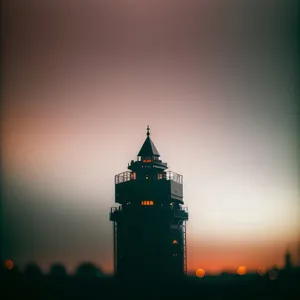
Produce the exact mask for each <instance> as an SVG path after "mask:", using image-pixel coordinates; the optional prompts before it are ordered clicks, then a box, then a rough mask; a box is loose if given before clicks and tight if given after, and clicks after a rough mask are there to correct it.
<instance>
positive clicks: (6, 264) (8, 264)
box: [4, 259, 14, 270]
mask: <svg viewBox="0 0 300 300" xmlns="http://www.w3.org/2000/svg"><path fill="white" fill-rule="evenodd" d="M4 267H5V268H6V269H7V270H12V269H13V267H14V263H13V262H12V261H11V260H9V259H7V260H5V261H4Z"/></svg>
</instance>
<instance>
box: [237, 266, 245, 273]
mask: <svg viewBox="0 0 300 300" xmlns="http://www.w3.org/2000/svg"><path fill="white" fill-rule="evenodd" d="M236 272H237V274H239V275H245V274H246V273H247V269H246V267H245V266H239V267H238V268H237V271H236Z"/></svg>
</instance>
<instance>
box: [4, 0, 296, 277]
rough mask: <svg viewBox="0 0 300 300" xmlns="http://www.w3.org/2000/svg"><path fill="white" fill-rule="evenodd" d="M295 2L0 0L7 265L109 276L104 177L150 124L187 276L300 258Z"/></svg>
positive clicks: (109, 200) (110, 176)
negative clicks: (184, 213) (179, 225)
mask: <svg viewBox="0 0 300 300" xmlns="http://www.w3.org/2000/svg"><path fill="white" fill-rule="evenodd" d="M296 2H297V1H292V0H286V1H279V0H273V1H258V0H252V1H234V0H231V1H221V0H216V1H208V0H201V1H192V0H186V1H179V0H173V1H170V0H152V1H148V0H142V1H141V0H140V1H137V0H136V1H134V0H131V1H130V0H126V1H117V0H115V1H105V0H103V1H92V0H86V1H69V0H64V1H57V0H54V1H53V0H52V1H50V0H43V1H37V0H27V1H21V0H10V1H8V0H4V1H3V46H2V47H3V48H2V49H3V51H2V53H3V98H4V102H3V106H2V113H3V117H2V128H3V129H2V168H3V170H2V179H3V188H2V196H3V205H2V208H3V209H2V217H1V221H2V243H1V244H2V245H3V246H2V247H3V255H4V258H5V259H9V260H11V261H12V262H14V263H15V264H17V265H18V266H20V267H21V268H23V267H24V266H25V265H26V264H27V263H28V262H32V261H34V262H36V263H38V264H39V266H41V267H42V269H43V270H49V268H50V265H51V264H52V263H53V262H57V261H59V262H61V263H63V264H64V265H65V266H66V268H67V270H68V272H73V271H75V269H76V268H77V266H78V265H79V264H80V263H81V262H84V261H91V262H93V263H94V264H95V265H97V266H98V267H99V268H101V270H103V272H105V273H107V274H109V273H112V271H113V260H112V258H113V248H112V247H113V241H112V225H111V223H110V222H109V217H108V213H109V210H110V207H111V206H112V205H113V203H114V175H115V174H117V173H120V172H122V171H125V169H126V167H127V163H128V162H129V161H130V160H131V159H135V157H136V155H137V153H138V151H139V149H140V147H141V146H142V143H143V141H144V139H145V134H146V126H147V125H150V128H151V138H152V140H153V141H154V143H155V145H156V147H157V148H158V151H159V152H160V154H161V157H162V159H163V161H167V162H168V164H169V167H170V169H171V170H173V171H175V172H178V173H180V174H182V175H183V178H184V200H185V203H186V205H187V206H188V209H189V214H190V220H189V222H188V224H187V246H188V269H189V272H190V273H193V274H195V271H196V270H198V269H199V268H203V269H204V270H206V272H208V273H211V274H213V273H220V272H223V271H224V270H234V271H235V270H236V269H237V268H238V267H239V266H241V265H242V266H245V267H246V268H247V270H252V271H256V270H257V269H258V268H261V267H264V268H271V267H273V266H274V265H277V266H283V265H284V254H285V252H286V250H287V249H289V251H290V252H291V257H292V260H293V263H294V264H298V265H299V264H300V250H299V249H300V246H299V244H300V221H299V220H300V219H299V215H300V204H299V193H298V185H299V178H298V167H299V164H298V163H299V161H298V153H299V152H298V151H299V140H298V135H299V131H298V121H299V119H298V117H299V106H298V104H297V101H296V89H297V84H296V63H297V62H298V54H297V43H296V23H297V9H296V8H297V7H296Z"/></svg>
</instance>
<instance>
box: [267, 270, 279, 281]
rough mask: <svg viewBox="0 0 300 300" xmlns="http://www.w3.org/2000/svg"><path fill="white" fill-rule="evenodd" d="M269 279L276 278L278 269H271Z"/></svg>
mask: <svg viewBox="0 0 300 300" xmlns="http://www.w3.org/2000/svg"><path fill="white" fill-rule="evenodd" d="M269 278H270V280H276V279H277V278H278V271H277V270H271V271H270V273H269Z"/></svg>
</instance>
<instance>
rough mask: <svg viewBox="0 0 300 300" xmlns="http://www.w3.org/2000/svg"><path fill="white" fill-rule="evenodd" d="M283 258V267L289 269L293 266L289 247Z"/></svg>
mask: <svg viewBox="0 0 300 300" xmlns="http://www.w3.org/2000/svg"><path fill="white" fill-rule="evenodd" d="M284 260H285V265H284V268H285V269H286V270H291V269H292V267H293V266H292V259H291V253H290V251H289V249H287V250H286V253H285V255H284Z"/></svg>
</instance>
